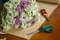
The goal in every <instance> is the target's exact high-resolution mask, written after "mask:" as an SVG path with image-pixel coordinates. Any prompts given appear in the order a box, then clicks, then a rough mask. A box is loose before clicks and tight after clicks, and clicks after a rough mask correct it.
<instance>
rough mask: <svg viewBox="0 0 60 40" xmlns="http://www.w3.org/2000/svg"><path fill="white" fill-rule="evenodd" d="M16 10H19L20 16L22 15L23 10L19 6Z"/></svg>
mask: <svg viewBox="0 0 60 40" xmlns="http://www.w3.org/2000/svg"><path fill="white" fill-rule="evenodd" d="M16 10H17V11H18V12H19V13H20V14H22V9H21V7H20V6H19V5H18V6H17V8H16Z"/></svg>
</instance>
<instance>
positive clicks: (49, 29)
mask: <svg viewBox="0 0 60 40" xmlns="http://www.w3.org/2000/svg"><path fill="white" fill-rule="evenodd" d="M42 29H43V30H44V31H45V32H52V26H51V25H45V26H42Z"/></svg>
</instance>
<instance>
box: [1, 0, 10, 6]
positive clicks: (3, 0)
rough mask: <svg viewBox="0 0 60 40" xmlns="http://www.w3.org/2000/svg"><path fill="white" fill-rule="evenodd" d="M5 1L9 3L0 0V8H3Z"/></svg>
mask: <svg viewBox="0 0 60 40" xmlns="http://www.w3.org/2000/svg"><path fill="white" fill-rule="evenodd" d="M7 1H9V0H0V6H3V4H4V3H5V2H7Z"/></svg>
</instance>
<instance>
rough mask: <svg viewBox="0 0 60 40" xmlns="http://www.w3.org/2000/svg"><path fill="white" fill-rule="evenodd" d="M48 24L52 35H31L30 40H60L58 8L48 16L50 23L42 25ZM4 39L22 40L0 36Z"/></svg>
mask: <svg viewBox="0 0 60 40" xmlns="http://www.w3.org/2000/svg"><path fill="white" fill-rule="evenodd" d="M46 24H49V25H51V26H52V28H53V32H52V33H44V32H43V33H37V34H35V35H33V37H32V38H31V40H60V31H59V30H60V6H58V7H57V9H56V10H55V11H54V12H53V13H52V15H51V16H50V21H45V22H44V23H43V25H46ZM4 37H6V38H7V40H24V39H22V38H19V37H16V36H12V35H10V34H6V35H0V38H4Z"/></svg>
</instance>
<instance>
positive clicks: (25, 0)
mask: <svg viewBox="0 0 60 40" xmlns="http://www.w3.org/2000/svg"><path fill="white" fill-rule="evenodd" d="M21 2H29V0H21Z"/></svg>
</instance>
